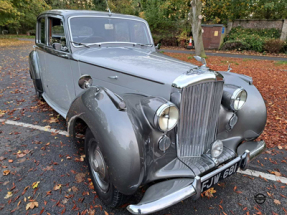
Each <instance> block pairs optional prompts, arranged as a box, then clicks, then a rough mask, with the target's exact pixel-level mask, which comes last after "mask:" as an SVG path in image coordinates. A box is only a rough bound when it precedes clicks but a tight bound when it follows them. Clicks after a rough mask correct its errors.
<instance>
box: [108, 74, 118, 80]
mask: <svg viewBox="0 0 287 215" xmlns="http://www.w3.org/2000/svg"><path fill="white" fill-rule="evenodd" d="M109 78H110V79H118V78H119V77H118V76H116V75H115V76H109Z"/></svg>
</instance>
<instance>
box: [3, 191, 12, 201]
mask: <svg viewBox="0 0 287 215" xmlns="http://www.w3.org/2000/svg"><path fill="white" fill-rule="evenodd" d="M12 196H13V193H12V192H10V191H9V192H8V193H7V194H6V196H5V197H4V199H9V198H10V197H12Z"/></svg>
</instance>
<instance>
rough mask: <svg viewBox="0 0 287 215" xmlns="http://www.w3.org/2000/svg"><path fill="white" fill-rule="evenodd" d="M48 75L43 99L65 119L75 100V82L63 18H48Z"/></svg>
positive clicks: (46, 62) (46, 58)
mask: <svg viewBox="0 0 287 215" xmlns="http://www.w3.org/2000/svg"><path fill="white" fill-rule="evenodd" d="M47 22H48V23H47V33H48V34H47V38H48V41H47V47H46V53H47V54H46V56H45V65H46V74H45V89H46V91H45V92H44V94H43V97H44V98H45V100H46V101H47V103H48V104H49V105H50V106H51V107H52V108H54V109H55V110H56V111H57V112H58V113H60V114H61V115H62V116H63V117H66V114H67V112H68V110H69V107H70V105H71V103H72V101H73V100H74V98H75V89H74V80H73V74H72V70H71V60H70V59H69V58H70V55H71V54H70V52H69V49H68V45H67V44H66V35H65V30H64V22H63V19H62V17H61V16H48V17H47Z"/></svg>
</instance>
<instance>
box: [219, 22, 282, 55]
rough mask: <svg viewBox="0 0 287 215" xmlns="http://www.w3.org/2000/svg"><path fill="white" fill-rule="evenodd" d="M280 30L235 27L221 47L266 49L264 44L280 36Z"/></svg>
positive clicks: (258, 50) (259, 50)
mask: <svg viewBox="0 0 287 215" xmlns="http://www.w3.org/2000/svg"><path fill="white" fill-rule="evenodd" d="M280 34H281V33H280V30H277V29H274V28H272V29H243V28H241V27H237V28H233V29H232V30H231V31H230V32H229V34H228V35H227V36H226V37H225V38H224V41H225V42H224V44H223V45H222V47H221V49H223V50H224V49H229V50H230V49H232V48H233V49H237V50H254V51H257V52H263V51H264V44H265V43H266V41H268V40H270V39H278V38H280Z"/></svg>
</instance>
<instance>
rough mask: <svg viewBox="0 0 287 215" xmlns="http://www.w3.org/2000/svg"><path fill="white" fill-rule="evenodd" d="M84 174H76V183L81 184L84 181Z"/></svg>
mask: <svg viewBox="0 0 287 215" xmlns="http://www.w3.org/2000/svg"><path fill="white" fill-rule="evenodd" d="M85 175H86V174H85V173H78V174H77V175H76V181H77V183H81V182H83V181H84V178H85Z"/></svg>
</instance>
